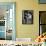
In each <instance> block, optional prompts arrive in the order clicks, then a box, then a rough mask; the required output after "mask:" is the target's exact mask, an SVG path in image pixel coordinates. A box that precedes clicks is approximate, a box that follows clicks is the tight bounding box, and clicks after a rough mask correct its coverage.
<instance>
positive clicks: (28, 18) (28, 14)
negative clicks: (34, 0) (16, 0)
mask: <svg viewBox="0 0 46 46" xmlns="http://www.w3.org/2000/svg"><path fill="white" fill-rule="evenodd" d="M22 24H33V10H23V11H22Z"/></svg>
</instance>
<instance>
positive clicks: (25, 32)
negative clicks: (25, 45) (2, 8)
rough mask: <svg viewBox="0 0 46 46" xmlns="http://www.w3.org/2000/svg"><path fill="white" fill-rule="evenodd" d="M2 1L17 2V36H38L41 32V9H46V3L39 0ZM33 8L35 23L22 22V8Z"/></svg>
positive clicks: (7, 0) (6, 0) (5, 0)
mask: <svg viewBox="0 0 46 46" xmlns="http://www.w3.org/2000/svg"><path fill="white" fill-rule="evenodd" d="M0 2H16V37H17V38H25V37H26V38H36V37H37V36H38V33H39V10H46V4H43V5H42V4H38V0H3V1H0ZM25 9H28V10H33V13H34V15H33V24H31V25H23V24H22V10H25Z"/></svg>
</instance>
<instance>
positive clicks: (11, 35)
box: [0, 2, 16, 40]
mask: <svg viewBox="0 0 46 46" xmlns="http://www.w3.org/2000/svg"><path fill="white" fill-rule="evenodd" d="M15 4H16V3H15V2H0V40H15V10H16V9H15V8H16V5H15Z"/></svg>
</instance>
